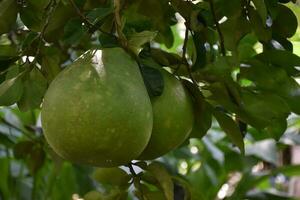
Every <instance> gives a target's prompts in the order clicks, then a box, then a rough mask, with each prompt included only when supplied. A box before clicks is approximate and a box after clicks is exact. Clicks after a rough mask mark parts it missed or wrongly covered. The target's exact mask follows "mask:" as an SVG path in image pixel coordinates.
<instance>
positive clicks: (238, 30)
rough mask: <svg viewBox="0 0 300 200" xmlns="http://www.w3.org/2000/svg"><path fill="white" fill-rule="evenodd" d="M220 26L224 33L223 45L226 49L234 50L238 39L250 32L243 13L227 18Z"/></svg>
mask: <svg viewBox="0 0 300 200" xmlns="http://www.w3.org/2000/svg"><path fill="white" fill-rule="evenodd" d="M220 27H221V31H222V33H223V35H224V42H225V47H226V49H228V50H236V48H237V46H238V43H239V41H240V40H241V39H242V38H243V37H244V36H245V35H246V34H247V33H249V32H250V24H249V21H248V20H247V19H246V16H244V15H243V14H241V15H240V16H237V17H234V18H229V19H228V20H227V21H225V22H224V23H222V24H221V25H220ZM233 30H234V31H233Z"/></svg>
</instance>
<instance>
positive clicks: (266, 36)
mask: <svg viewBox="0 0 300 200" xmlns="http://www.w3.org/2000/svg"><path fill="white" fill-rule="evenodd" d="M258 1H259V2H263V0H258ZM248 11H249V19H250V24H251V27H252V29H253V31H254V33H255V35H256V37H257V39H258V40H259V41H263V42H268V41H270V40H271V39H272V31H271V29H270V28H269V27H267V26H266V23H265V22H263V21H262V19H261V18H260V17H259V13H258V12H257V11H256V10H254V9H253V8H252V7H250V8H249V9H248Z"/></svg>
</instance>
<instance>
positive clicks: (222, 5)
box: [216, 0, 242, 18]
mask: <svg viewBox="0 0 300 200" xmlns="http://www.w3.org/2000/svg"><path fill="white" fill-rule="evenodd" d="M216 2H217V3H216V9H217V10H219V11H220V13H219V14H220V16H227V17H229V18H231V17H236V16H239V15H240V14H241V7H242V1H241V0H232V1H231V2H230V4H228V1H226V0H219V1H216Z"/></svg>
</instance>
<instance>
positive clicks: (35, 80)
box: [18, 68, 47, 111]
mask: <svg viewBox="0 0 300 200" xmlns="http://www.w3.org/2000/svg"><path fill="white" fill-rule="evenodd" d="M23 87H24V89H23V94H22V96H21V98H20V100H19V101H18V107H19V109H20V110H21V111H28V110H31V109H34V108H39V107H40V104H41V102H42V99H43V97H44V94H45V92H46V89H47V80H46V79H45V78H44V76H43V75H42V74H41V72H40V71H39V70H38V69H36V68H33V69H32V70H31V72H30V73H29V74H28V75H27V76H25V77H24V78H23Z"/></svg>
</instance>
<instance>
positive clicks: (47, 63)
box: [41, 47, 62, 83]
mask: <svg viewBox="0 0 300 200" xmlns="http://www.w3.org/2000/svg"><path fill="white" fill-rule="evenodd" d="M41 54H42V59H41V60H42V63H41V66H42V70H43V71H44V72H45V74H46V78H47V81H48V83H50V82H51V81H52V80H53V79H54V78H55V77H56V75H57V74H59V72H60V71H61V70H62V68H61V67H60V62H61V56H62V52H61V51H60V50H59V49H57V48H55V47H44V48H42V49H41Z"/></svg>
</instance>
